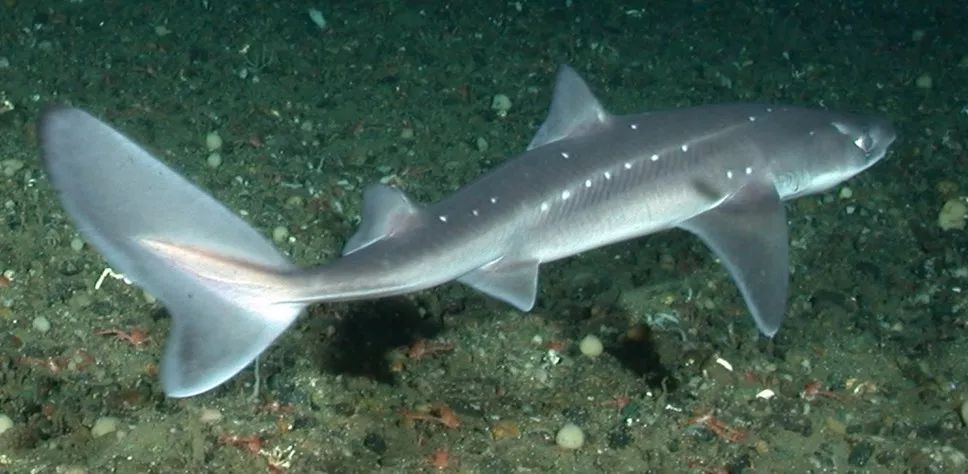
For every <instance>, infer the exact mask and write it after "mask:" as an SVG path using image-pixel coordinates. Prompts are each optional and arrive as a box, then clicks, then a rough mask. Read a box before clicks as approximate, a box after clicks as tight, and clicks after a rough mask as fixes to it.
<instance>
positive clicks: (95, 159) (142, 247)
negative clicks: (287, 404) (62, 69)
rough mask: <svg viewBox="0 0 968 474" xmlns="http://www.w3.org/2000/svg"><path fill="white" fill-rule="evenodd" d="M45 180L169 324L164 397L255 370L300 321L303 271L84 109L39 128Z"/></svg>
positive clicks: (49, 118) (52, 113)
mask: <svg viewBox="0 0 968 474" xmlns="http://www.w3.org/2000/svg"><path fill="white" fill-rule="evenodd" d="M39 137H40V140H41V144H42V148H43V161H44V165H45V166H46V169H47V173H48V176H49V178H50V180H51V183H52V184H53V187H54V189H55V191H56V192H57V194H58V196H59V198H60V200H61V203H62V204H63V206H64V208H65V209H66V210H67V213H68V214H69V215H70V217H71V218H72V219H73V221H74V222H75V224H76V225H77V227H78V229H79V230H80V232H81V234H82V235H83V236H84V237H85V238H86V239H87V241H88V242H90V243H91V244H92V245H93V246H94V247H95V248H96V249H97V250H98V251H100V252H101V253H102V254H103V255H104V256H105V258H106V259H107V260H108V262H109V263H110V264H111V265H112V266H113V267H114V268H115V269H116V270H119V271H121V272H123V273H124V274H125V276H126V277H127V278H129V279H130V280H131V281H133V282H135V283H137V284H138V285H140V286H141V287H143V288H145V289H146V290H147V291H148V292H149V293H151V294H153V295H154V296H155V297H157V298H158V299H159V300H160V301H161V302H162V303H164V305H165V306H166V307H167V309H168V311H169V313H170V314H171V317H172V329H171V334H170V336H169V337H168V342H167V347H166V348H165V354H164V358H163V360H162V367H161V368H162V375H161V377H162V385H163V388H164V390H165V392H166V393H167V394H168V395H170V396H173V397H187V396H191V395H195V394H198V393H202V392H205V391H207V390H209V389H211V388H214V387H215V386H217V385H219V384H221V383H222V382H224V381H225V380H227V379H228V378H230V377H232V376H233V375H235V374H236V373H238V372H239V371H240V370H242V369H243V368H244V367H245V366H247V365H248V364H249V363H251V362H252V360H253V359H255V358H256V357H257V356H258V355H259V354H260V353H262V351H264V350H265V349H266V348H267V347H268V346H269V345H270V344H271V343H272V342H273V341H274V340H275V339H276V338H277V337H278V336H279V335H280V334H281V333H282V332H283V331H284V330H285V329H286V328H287V327H288V326H289V325H290V324H292V322H293V321H295V319H296V318H297V317H298V316H299V315H300V313H301V312H302V311H303V309H304V305H303V304H300V303H292V302H288V300H289V299H288V298H287V296H288V295H287V288H288V287H289V285H287V279H288V278H289V275H292V274H293V273H294V271H295V270H296V268H295V267H294V266H293V265H292V264H290V263H289V262H288V261H287V259H286V258H285V257H284V256H283V255H282V254H281V253H279V252H278V251H277V250H276V249H275V248H274V247H273V246H272V244H271V243H270V242H269V241H267V240H266V239H265V238H264V237H263V236H262V235H260V234H259V233H258V232H257V231H256V230H255V229H253V228H252V227H250V226H249V225H248V224H246V223H245V222H244V221H243V220H242V219H240V218H239V217H238V216H236V215H235V213H233V212H232V211H231V210H229V209H228V208H226V207H225V206H223V205H222V204H221V203H219V202H218V201H216V200H215V199H214V198H212V197H211V196H209V195H208V194H206V193H205V192H204V191H202V190H201V189H199V188H197V187H196V186H194V185H193V184H191V183H190V182H189V181H188V180H187V179H185V178H184V177H182V176H180V175H179V174H178V173H176V172H174V171H172V170H171V169H169V168H168V167H166V166H165V165H164V164H162V163H161V162H160V161H158V160H157V159H155V158H154V157H152V156H151V154H149V153H148V152H147V151H145V150H144V149H142V148H141V147H140V146H138V145H137V144H136V143H134V142H133V141H131V140H130V139H128V138H127V137H125V136H124V135H122V134H121V133H119V132H118V131H116V130H114V129H113V128H111V127H110V126H108V125H106V124H104V123H103V122H101V121H99V120H98V119H96V118H94V117H93V116H91V115H89V114H87V113H86V112H83V111H81V110H78V109H72V108H63V107H62V108H54V109H51V110H49V111H47V112H46V113H45V114H44V116H43V118H42V119H41V122H40V129H39Z"/></svg>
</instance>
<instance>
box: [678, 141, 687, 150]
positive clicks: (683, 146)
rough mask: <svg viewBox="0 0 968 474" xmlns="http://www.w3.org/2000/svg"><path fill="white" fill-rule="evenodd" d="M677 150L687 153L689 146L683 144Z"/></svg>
mask: <svg viewBox="0 0 968 474" xmlns="http://www.w3.org/2000/svg"><path fill="white" fill-rule="evenodd" d="M679 148H681V149H682V151H689V144H688V143H683V144H682V146H681V147H679Z"/></svg>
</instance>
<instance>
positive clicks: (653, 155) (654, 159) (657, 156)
mask: <svg viewBox="0 0 968 474" xmlns="http://www.w3.org/2000/svg"><path fill="white" fill-rule="evenodd" d="M649 159H650V160H652V161H659V155H658V154H656V153H653V154H652V156H650V157H649Z"/></svg>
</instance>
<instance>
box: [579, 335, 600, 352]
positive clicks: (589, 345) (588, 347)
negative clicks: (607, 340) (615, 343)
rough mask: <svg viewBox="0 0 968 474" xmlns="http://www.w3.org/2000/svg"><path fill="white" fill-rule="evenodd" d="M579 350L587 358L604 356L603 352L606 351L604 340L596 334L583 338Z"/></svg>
mask: <svg viewBox="0 0 968 474" xmlns="http://www.w3.org/2000/svg"><path fill="white" fill-rule="evenodd" d="M578 348H579V349H580V350H581V353H582V354H583V355H585V356H586V357H598V356H600V355H602V351H603V350H604V349H605V348H604V346H603V345H602V340H601V339H599V338H598V336H596V335H594V334H589V335H587V336H585V337H584V338H582V340H581V342H579V343H578Z"/></svg>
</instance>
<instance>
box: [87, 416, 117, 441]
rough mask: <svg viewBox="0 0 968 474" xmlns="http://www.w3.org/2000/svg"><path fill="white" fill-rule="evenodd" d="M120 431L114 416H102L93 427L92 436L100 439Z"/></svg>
mask: <svg viewBox="0 0 968 474" xmlns="http://www.w3.org/2000/svg"><path fill="white" fill-rule="evenodd" d="M117 430H118V419H117V418H115V417H113V416H102V417H100V418H98V419H97V421H95V422H94V426H92V427H91V436H93V437H95V438H100V437H102V436H104V435H106V434H111V433H114V432H115V431H117Z"/></svg>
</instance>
